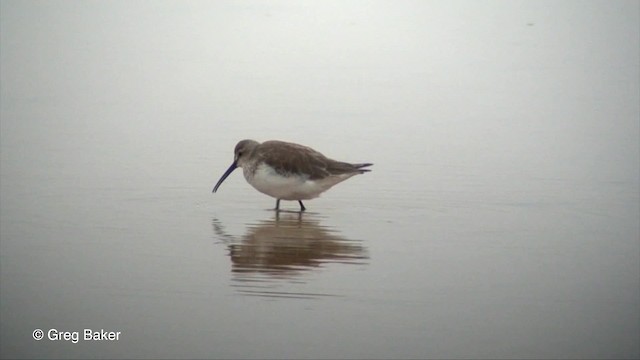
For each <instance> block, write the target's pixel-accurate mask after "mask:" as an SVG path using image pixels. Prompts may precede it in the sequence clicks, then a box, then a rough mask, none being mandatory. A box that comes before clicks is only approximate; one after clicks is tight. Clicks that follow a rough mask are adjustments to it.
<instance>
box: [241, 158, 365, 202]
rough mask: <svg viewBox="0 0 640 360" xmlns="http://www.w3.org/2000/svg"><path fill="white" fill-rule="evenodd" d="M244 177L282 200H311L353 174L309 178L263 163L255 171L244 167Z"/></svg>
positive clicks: (266, 192) (259, 189)
mask: <svg viewBox="0 0 640 360" xmlns="http://www.w3.org/2000/svg"><path fill="white" fill-rule="evenodd" d="M243 173H244V177H245V179H246V180H247V182H248V183H249V184H251V186H253V187H254V188H255V189H256V190H258V191H260V192H261V193H263V194H267V195H269V196H272V197H274V198H276V199H282V200H309V199H313V198H316V197H318V196H319V195H320V194H321V193H323V192H324V191H326V190H328V189H329V188H330V187H332V186H333V185H335V184H337V183H339V182H341V181H343V180H346V179H348V178H349V177H351V176H353V175H352V174H350V175H349V176H341V177H329V178H326V179H320V180H315V181H314V180H309V179H307V177H306V176H304V175H302V176H299V175H290V176H283V175H280V174H278V173H277V172H276V171H275V170H273V169H272V168H271V167H269V166H267V165H265V164H261V165H258V167H257V168H256V170H255V172H254V173H253V174H251V171H250V170H249V169H247V168H243Z"/></svg>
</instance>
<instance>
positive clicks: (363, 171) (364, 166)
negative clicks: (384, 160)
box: [353, 163, 373, 174]
mask: <svg viewBox="0 0 640 360" xmlns="http://www.w3.org/2000/svg"><path fill="white" fill-rule="evenodd" d="M371 165H373V164H371V163H363V164H353V166H354V167H355V168H356V169H358V171H360V174H364V173H366V172H369V171H371V169H364V168H366V167H369V166H371Z"/></svg>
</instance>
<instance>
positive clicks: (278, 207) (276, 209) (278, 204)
mask: <svg viewBox="0 0 640 360" xmlns="http://www.w3.org/2000/svg"><path fill="white" fill-rule="evenodd" d="M273 210H275V211H278V210H280V199H276V208H275V209H273Z"/></svg>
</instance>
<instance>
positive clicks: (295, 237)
mask: <svg viewBox="0 0 640 360" xmlns="http://www.w3.org/2000/svg"><path fill="white" fill-rule="evenodd" d="M213 229H214V232H215V234H216V237H217V238H218V239H219V240H221V241H222V242H223V243H224V244H226V246H227V249H228V251H229V257H230V258H231V272H232V274H233V275H234V276H233V280H234V281H237V282H241V283H244V284H245V285H244V286H249V287H252V288H253V290H249V289H245V291H244V292H253V293H256V292H257V293H259V294H260V295H263V296H264V295H271V296H276V295H283V296H287V297H290V296H292V295H304V296H309V295H310V294H303V293H301V292H282V291H273V290H274V286H275V283H274V282H275V281H278V280H287V281H289V283H292V282H294V283H295V282H297V283H304V279H302V275H303V274H305V273H308V272H309V271H311V270H314V269H320V268H323V267H325V266H326V265H327V264H331V263H343V264H365V263H366V262H367V260H368V259H369V256H368V254H367V251H366V248H365V247H363V246H362V244H361V242H360V241H355V240H348V239H345V238H344V237H342V236H340V235H339V233H338V231H336V230H335V229H332V228H330V227H327V226H323V225H321V224H320V219H319V218H318V217H317V215H315V214H313V213H302V212H296V213H288V212H283V211H280V212H276V213H275V215H274V217H273V218H272V219H269V220H261V221H259V222H257V223H255V224H249V225H247V228H246V233H245V234H244V235H242V236H240V237H237V236H233V235H230V234H229V233H227V232H226V231H225V229H224V226H223V225H222V224H221V223H220V221H219V220H218V219H213ZM248 283H254V284H253V285H250V284H248ZM255 283H261V285H256V284H255ZM257 286H258V287H260V290H255V288H256V287H257ZM314 295H316V296H317V295H326V294H314Z"/></svg>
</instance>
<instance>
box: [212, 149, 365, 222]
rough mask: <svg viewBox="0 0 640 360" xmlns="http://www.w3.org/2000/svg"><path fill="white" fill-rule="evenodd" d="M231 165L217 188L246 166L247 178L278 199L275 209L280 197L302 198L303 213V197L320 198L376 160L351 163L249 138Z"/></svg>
mask: <svg viewBox="0 0 640 360" xmlns="http://www.w3.org/2000/svg"><path fill="white" fill-rule="evenodd" d="M233 154H234V157H233V162H232V163H231V166H229V168H228V169H227V171H225V172H224V174H223V175H222V177H220V180H218V182H217V183H216V185H215V186H214V188H213V191H212V192H213V193H215V192H216V191H218V188H219V187H220V185H221V184H222V182H223V181H224V180H225V179H226V178H227V177H228V176H229V175H230V174H231V173H232V172H233V171H234V170H235V169H236V168H242V172H243V174H244V178H245V179H246V180H247V182H248V183H249V184H250V185H251V186H253V187H254V188H255V189H256V190H258V191H260V192H261V193H263V194H266V195H269V196H271V197H274V198H275V199H276V207H275V209H274V210H276V211H279V210H280V200H289V201H296V200H297V201H298V204H300V212H303V211H305V210H306V207H305V206H304V204H303V203H302V200H310V199H314V198H317V197H318V196H320V194H321V193H323V192H325V191H327V190H329V189H330V188H331V187H332V186H334V185H336V184H338V183H340V182H342V181H345V180H347V179H349V178H350V177H352V176H354V175H358V174H364V173H366V172H369V171H371V170H370V169H367V167H369V166H371V165H373V164H372V163H356V164H352V163H347V162H342V161H336V160H333V159H329V158H328V157H326V156H324V155H322V154H321V153H320V152H318V151H316V150H314V149H312V148H310V147H308V146H304V145H299V144H295V143H291V142H286V141H279V140H269V141H265V142H262V143H260V142H258V141H255V140H250V139H245V140H241V141H239V142H238V144H237V145H236V147H235V149H234V151H233Z"/></svg>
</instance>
